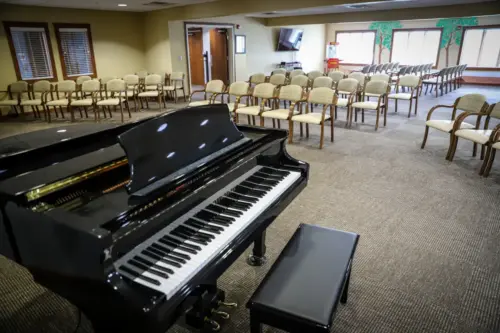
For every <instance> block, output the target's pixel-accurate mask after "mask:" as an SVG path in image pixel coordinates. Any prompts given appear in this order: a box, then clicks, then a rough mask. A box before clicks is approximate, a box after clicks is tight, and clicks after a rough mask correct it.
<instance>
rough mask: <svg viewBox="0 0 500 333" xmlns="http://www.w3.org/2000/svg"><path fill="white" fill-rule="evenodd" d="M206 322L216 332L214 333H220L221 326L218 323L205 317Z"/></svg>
mask: <svg viewBox="0 0 500 333" xmlns="http://www.w3.org/2000/svg"><path fill="white" fill-rule="evenodd" d="M204 321H205V323H207V324H208V325H210V327H211V330H212V331H214V332H218V331H220V324H219V323H218V322H216V321H215V320H213V319H210V318H208V317H205V319H204Z"/></svg>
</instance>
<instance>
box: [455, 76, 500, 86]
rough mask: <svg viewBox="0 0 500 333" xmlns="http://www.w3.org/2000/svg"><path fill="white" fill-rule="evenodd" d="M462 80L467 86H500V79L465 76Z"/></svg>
mask: <svg viewBox="0 0 500 333" xmlns="http://www.w3.org/2000/svg"><path fill="white" fill-rule="evenodd" d="M462 80H463V82H464V83H465V84H476V85H482V86H500V77H491V76H464V77H463V78H462Z"/></svg>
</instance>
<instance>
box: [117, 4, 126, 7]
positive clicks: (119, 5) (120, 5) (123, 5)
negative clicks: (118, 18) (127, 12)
mask: <svg viewBox="0 0 500 333" xmlns="http://www.w3.org/2000/svg"><path fill="white" fill-rule="evenodd" d="M118 7H127V4H126V3H119V4H118Z"/></svg>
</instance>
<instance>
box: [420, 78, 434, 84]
mask: <svg viewBox="0 0 500 333" xmlns="http://www.w3.org/2000/svg"><path fill="white" fill-rule="evenodd" d="M437 81H438V78H437V77H435V78H432V79H425V80H423V81H422V82H423V83H437Z"/></svg>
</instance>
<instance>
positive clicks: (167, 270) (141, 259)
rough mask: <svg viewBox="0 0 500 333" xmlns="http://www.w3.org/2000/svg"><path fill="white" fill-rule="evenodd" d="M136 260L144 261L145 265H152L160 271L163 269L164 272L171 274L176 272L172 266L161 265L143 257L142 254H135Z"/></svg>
mask: <svg viewBox="0 0 500 333" xmlns="http://www.w3.org/2000/svg"><path fill="white" fill-rule="evenodd" d="M134 260H137V261H139V262H141V263H143V264H144V265H147V266H148V267H152V268H154V269H157V270H159V271H162V272H165V273H169V274H174V271H173V270H171V269H170V268H167V267H164V266H160V265H157V264H155V263H154V262H151V261H149V260H147V259H144V258H143V257H141V256H135V257H134Z"/></svg>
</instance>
